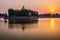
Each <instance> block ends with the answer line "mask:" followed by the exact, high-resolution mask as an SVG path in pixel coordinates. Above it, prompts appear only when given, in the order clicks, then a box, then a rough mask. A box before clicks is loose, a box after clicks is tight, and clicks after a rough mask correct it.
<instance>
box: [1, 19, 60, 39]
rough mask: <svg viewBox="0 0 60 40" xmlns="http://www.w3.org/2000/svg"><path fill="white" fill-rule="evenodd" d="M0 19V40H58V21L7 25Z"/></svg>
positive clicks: (40, 20)
mask: <svg viewBox="0 0 60 40" xmlns="http://www.w3.org/2000/svg"><path fill="white" fill-rule="evenodd" d="M4 21H5V20H4V19H3V18H1V19H0V40H59V39H60V19H59V18H40V19H38V21H37V22H33V23H26V24H25V23H24V24H21V23H20V24H17V23H13V24H9V21H8V20H7V22H4Z"/></svg>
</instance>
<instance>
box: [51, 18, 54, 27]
mask: <svg viewBox="0 0 60 40" xmlns="http://www.w3.org/2000/svg"><path fill="white" fill-rule="evenodd" d="M51 27H52V28H54V19H53V18H51Z"/></svg>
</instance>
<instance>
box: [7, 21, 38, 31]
mask: <svg viewBox="0 0 60 40" xmlns="http://www.w3.org/2000/svg"><path fill="white" fill-rule="evenodd" d="M37 22H38V20H35V21H15V22H13V21H11V20H9V23H8V28H9V29H13V28H19V29H20V28H21V29H22V30H23V31H24V30H25V29H29V28H32V27H29V24H36V23H37ZM26 25H28V27H27V26H26Z"/></svg>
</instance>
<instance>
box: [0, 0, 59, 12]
mask: <svg viewBox="0 0 60 40" xmlns="http://www.w3.org/2000/svg"><path fill="white" fill-rule="evenodd" d="M22 6H25V7H26V8H27V9H32V10H35V11H38V12H39V13H46V12H51V9H54V12H58V13H60V0H0V12H7V10H8V9H9V8H13V9H21V7H22Z"/></svg>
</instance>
